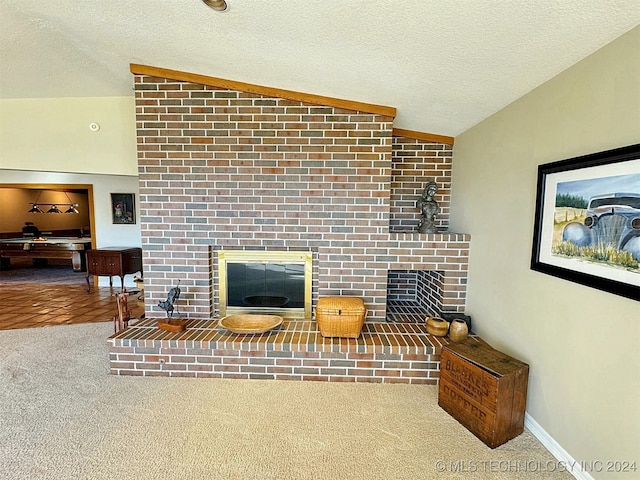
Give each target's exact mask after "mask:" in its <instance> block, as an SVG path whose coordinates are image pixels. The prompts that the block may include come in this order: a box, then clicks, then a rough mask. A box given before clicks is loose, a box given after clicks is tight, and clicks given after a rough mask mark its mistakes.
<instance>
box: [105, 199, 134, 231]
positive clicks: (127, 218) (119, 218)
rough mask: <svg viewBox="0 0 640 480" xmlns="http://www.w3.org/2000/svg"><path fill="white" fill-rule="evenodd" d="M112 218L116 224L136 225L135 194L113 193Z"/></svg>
mask: <svg viewBox="0 0 640 480" xmlns="http://www.w3.org/2000/svg"><path fill="white" fill-rule="evenodd" d="M111 216H112V218H113V223H114V224H134V223H136V204H135V195H134V194H133V193H112V194H111Z"/></svg>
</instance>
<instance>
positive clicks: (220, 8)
mask: <svg viewBox="0 0 640 480" xmlns="http://www.w3.org/2000/svg"><path fill="white" fill-rule="evenodd" d="M202 3H204V4H205V5H206V6H207V7H209V8H212V9H214V10H215V11H217V12H224V11H226V10H227V8H229V7H228V5H227V2H226V1H225V0H202Z"/></svg>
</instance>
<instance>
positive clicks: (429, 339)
mask: <svg viewBox="0 0 640 480" xmlns="http://www.w3.org/2000/svg"><path fill="white" fill-rule="evenodd" d="M156 324H157V320H155V319H146V320H144V321H141V322H140V323H138V324H137V325H135V326H133V327H130V328H129V329H127V330H124V331H122V332H120V333H118V334H115V335H113V336H112V337H111V338H110V339H109V352H110V364H111V373H113V374H119V375H140V376H172V377H205V378H206V377H208V378H243V379H263V380H265V379H276V380H312V381H329V382H378V383H420V384H433V385H435V384H437V382H438V378H439V370H440V350H441V348H442V345H445V344H447V343H448V341H447V339H446V338H441V337H434V336H432V335H429V334H428V333H427V332H426V328H425V325H424V323H367V324H365V325H364V329H363V332H362V334H361V336H360V338H357V339H347V338H323V337H322V336H321V335H320V333H319V332H318V330H317V324H316V322H315V321H309V320H306V321H305V320H286V319H285V321H284V323H283V324H282V325H281V327H280V328H279V329H276V330H274V331H271V332H268V333H265V334H260V335H237V334H234V333H231V332H228V331H227V330H225V329H222V328H218V327H217V320H189V321H188V323H187V330H186V331H184V332H180V333H172V332H167V331H164V330H160V329H158V328H157V327H156Z"/></svg>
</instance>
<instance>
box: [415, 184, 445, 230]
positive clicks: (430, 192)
mask: <svg viewBox="0 0 640 480" xmlns="http://www.w3.org/2000/svg"><path fill="white" fill-rule="evenodd" d="M436 193H438V185H437V184H436V182H429V183H427V186H426V187H425V188H424V190H423V191H422V195H421V196H420V198H419V199H418V201H417V202H416V206H417V207H418V209H419V210H420V213H421V214H422V219H421V220H420V224H419V225H418V232H419V233H437V232H438V227H436V216H437V215H438V212H439V211H440V207H439V206H438V202H436V201H435V200H434V199H433V197H434V196H435V195H436Z"/></svg>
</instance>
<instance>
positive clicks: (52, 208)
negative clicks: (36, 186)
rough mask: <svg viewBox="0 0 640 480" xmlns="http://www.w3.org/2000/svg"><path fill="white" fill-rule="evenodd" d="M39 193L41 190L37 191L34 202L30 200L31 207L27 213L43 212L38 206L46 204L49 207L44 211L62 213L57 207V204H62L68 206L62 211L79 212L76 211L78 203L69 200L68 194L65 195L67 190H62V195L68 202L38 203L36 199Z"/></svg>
mask: <svg viewBox="0 0 640 480" xmlns="http://www.w3.org/2000/svg"><path fill="white" fill-rule="evenodd" d="M40 195H42V190H41V191H40V192H39V193H38V196H37V198H36V201H35V202H30V203H29V205H31V208H30V209H29V210H27V213H45V212H44V211H43V210H42V209H41V208H40V207H44V206H47V207H49V210H47V212H46V213H62V210H60V209H59V208H58V205H60V206H62V207H68V208H67V209H66V210H65V211H64V213H80V212H79V211H78V208H77V207H78V204H77V203H73V202H72V201H71V199H70V198H69V195H67V192H64V195H65V196H66V197H67V200H69V203H40V202H38V200H39V199H40Z"/></svg>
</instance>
